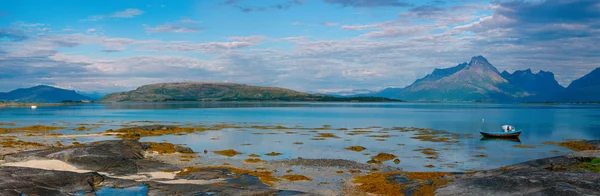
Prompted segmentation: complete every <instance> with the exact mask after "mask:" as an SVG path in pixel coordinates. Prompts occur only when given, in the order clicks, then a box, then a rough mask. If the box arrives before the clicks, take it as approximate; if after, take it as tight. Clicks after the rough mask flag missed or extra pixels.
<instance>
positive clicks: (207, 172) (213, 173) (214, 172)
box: [175, 168, 231, 180]
mask: <svg viewBox="0 0 600 196" xmlns="http://www.w3.org/2000/svg"><path fill="white" fill-rule="evenodd" d="M228 175H231V171H230V170H229V169H225V168H202V169H200V170H196V171H193V172H186V174H184V175H177V176H176V177H175V179H186V180H214V179H219V178H225V177H226V176H228Z"/></svg>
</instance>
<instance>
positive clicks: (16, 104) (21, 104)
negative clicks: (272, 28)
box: [0, 98, 600, 107]
mask: <svg viewBox="0 0 600 196" xmlns="http://www.w3.org/2000/svg"><path fill="white" fill-rule="evenodd" d="M177 102H180V103H207V102H214V103H217V102H224V103H233V102H241V103H268V102H276V103H432V104H444V103H471V104H513V105H524V106H530V105H545V106H551V105H600V102H482V101H404V100H395V99H389V100H356V99H351V98H338V99H337V100H314V101H313V100H251V99H222V100H167V101H119V102H102V101H98V102H93V103H27V102H5V103H0V107H30V106H34V105H35V106H71V105H82V104H113V103H177Z"/></svg>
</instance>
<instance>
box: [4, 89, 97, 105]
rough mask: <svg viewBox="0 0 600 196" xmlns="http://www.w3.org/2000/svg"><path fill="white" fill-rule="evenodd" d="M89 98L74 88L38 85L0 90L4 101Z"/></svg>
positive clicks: (48, 100) (40, 101) (47, 100)
mask: <svg viewBox="0 0 600 196" xmlns="http://www.w3.org/2000/svg"><path fill="white" fill-rule="evenodd" d="M67 100H69V101H82V100H91V98H89V97H87V96H83V95H81V94H79V93H77V92H75V91H74V90H66V89H61V88H56V87H52V86H46V85H39V86H34V87H31V88H20V89H16V90H13V91H10V92H7V93H3V92H0V101H5V102H39V103H58V102H62V101H67Z"/></svg>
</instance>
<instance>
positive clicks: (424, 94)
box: [394, 56, 526, 101]
mask: <svg viewBox="0 0 600 196" xmlns="http://www.w3.org/2000/svg"><path fill="white" fill-rule="evenodd" d="M523 96H526V93H525V92H524V91H523V90H522V89H519V88H515V87H513V86H512V85H510V84H509V82H508V81H507V80H506V79H504V78H503V77H502V76H500V72H498V70H497V69H496V67H494V66H492V64H490V63H489V62H488V60H487V59H485V58H484V57H482V56H475V57H473V58H471V61H470V62H469V63H466V62H465V63H461V64H459V65H457V66H454V67H450V68H446V69H435V70H434V71H433V72H432V73H431V74H429V75H427V76H425V77H423V78H421V79H418V80H416V81H415V82H414V83H413V84H411V85H410V86H408V87H406V88H404V89H403V90H402V91H401V93H400V94H399V95H398V96H397V97H394V98H399V99H402V100H415V101H515V100H517V99H518V98H519V97H523Z"/></svg>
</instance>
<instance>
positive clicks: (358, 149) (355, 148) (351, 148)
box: [346, 146, 367, 152]
mask: <svg viewBox="0 0 600 196" xmlns="http://www.w3.org/2000/svg"><path fill="white" fill-rule="evenodd" d="M366 149H367V148H365V147H362V146H350V147H348V148H346V150H351V151H355V152H360V151H363V150H366Z"/></svg>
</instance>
